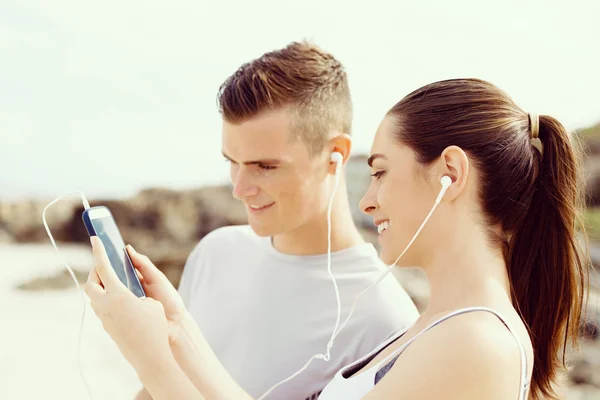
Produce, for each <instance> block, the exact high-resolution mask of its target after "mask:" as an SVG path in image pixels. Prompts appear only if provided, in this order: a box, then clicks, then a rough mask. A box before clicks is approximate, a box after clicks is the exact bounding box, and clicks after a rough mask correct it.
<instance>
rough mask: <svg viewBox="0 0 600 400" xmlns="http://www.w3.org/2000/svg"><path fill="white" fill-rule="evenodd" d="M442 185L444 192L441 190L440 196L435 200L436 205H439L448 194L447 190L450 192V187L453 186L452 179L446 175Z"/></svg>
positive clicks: (443, 177) (441, 181)
mask: <svg viewBox="0 0 600 400" xmlns="http://www.w3.org/2000/svg"><path fill="white" fill-rule="evenodd" d="M440 183H441V184H442V190H440V194H438V197H437V199H436V200H435V204H439V203H440V201H442V198H443V197H444V194H446V190H448V188H449V187H450V185H452V178H450V177H449V176H448V175H444V176H442V179H441V180H440Z"/></svg>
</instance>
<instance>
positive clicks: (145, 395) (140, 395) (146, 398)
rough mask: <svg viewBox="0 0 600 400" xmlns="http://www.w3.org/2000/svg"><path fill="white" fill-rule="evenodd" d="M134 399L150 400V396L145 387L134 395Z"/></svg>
mask: <svg viewBox="0 0 600 400" xmlns="http://www.w3.org/2000/svg"><path fill="white" fill-rule="evenodd" d="M135 400H152V396H150V393H148V391H147V390H146V389H142V390H140V392H139V393H138V394H137V396H135Z"/></svg>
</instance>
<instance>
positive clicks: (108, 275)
mask: <svg viewBox="0 0 600 400" xmlns="http://www.w3.org/2000/svg"><path fill="white" fill-rule="evenodd" d="M91 242H92V249H93V253H94V261H95V264H96V273H97V274H98V277H99V278H100V281H101V282H102V284H103V285H104V288H105V289H106V290H107V291H108V290H120V289H127V288H126V287H125V285H123V283H122V282H121V281H120V280H119V277H118V276H117V273H116V272H115V271H114V270H113V268H112V266H111V265H110V261H109V259H108V255H107V254H106V250H105V249H104V245H103V244H102V241H101V240H100V239H99V238H98V237H97V236H92V237H91Z"/></svg>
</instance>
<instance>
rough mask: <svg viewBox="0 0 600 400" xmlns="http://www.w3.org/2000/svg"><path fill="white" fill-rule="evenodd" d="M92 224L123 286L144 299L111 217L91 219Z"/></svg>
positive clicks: (142, 291)
mask: <svg viewBox="0 0 600 400" xmlns="http://www.w3.org/2000/svg"><path fill="white" fill-rule="evenodd" d="M90 222H91V223H92V225H93V227H94V230H95V231H96V234H97V235H98V238H99V239H100V240H101V241H102V244H103V245H104V248H105V249H106V254H107V255H108V259H109V261H110V264H111V265H112V267H113V269H114V270H115V272H116V273H117V276H118V277H119V279H120V280H121V282H123V284H124V285H125V286H126V287H127V288H129V290H131V292H133V294H135V295H136V296H137V297H144V296H145V293H144V289H142V286H141V284H140V281H139V280H138V277H137V275H136V273H135V270H134V268H133V265H131V261H130V260H129V257H128V255H127V249H126V248H125V242H124V241H123V238H122V237H121V233H120V232H119V228H117V224H116V222H115V220H114V219H113V218H112V216H110V215H108V216H102V217H99V218H91V219H90Z"/></svg>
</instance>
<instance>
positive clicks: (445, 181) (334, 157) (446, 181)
mask: <svg viewBox="0 0 600 400" xmlns="http://www.w3.org/2000/svg"><path fill="white" fill-rule="evenodd" d="M343 159H344V157H343V156H342V154H341V153H338V152H333V153H331V161H332V162H336V163H337V165H336V169H335V176H336V179H335V186H334V189H333V194H332V195H331V199H330V202H329V209H328V211H327V270H328V272H329V275H330V276H331V280H332V281H333V286H334V289H335V295H336V299H337V306H338V312H337V318H336V322H335V327H334V329H333V334H332V336H331V339H329V342H328V343H327V353H326V354H315V355H314V356H312V357H311V358H310V359H309V360H308V361H307V362H306V364H304V366H303V367H302V368H301V369H300V370H298V371H297V372H296V373H294V374H293V375H291V376H289V377H288V378H286V379H284V380H283V381H281V382H279V383H277V384H276V385H274V386H273V387H271V388H270V389H269V390H268V391H267V392H265V393H264V394H263V395H262V396H260V397H259V399H258V400H262V399H264V398H265V397H266V396H267V395H268V394H269V393H271V392H272V391H273V390H274V389H275V388H277V387H278V386H279V385H282V384H284V383H285V382H287V381H289V380H291V379H293V378H294V377H296V376H298V375H299V374H300V373H302V372H303V371H304V370H305V369H306V368H308V366H309V365H310V363H311V362H312V360H313V359H315V358H317V359H320V360H324V361H329V359H330V357H331V356H330V353H329V352H330V350H331V348H332V347H333V342H334V341H335V339H336V337H337V336H338V335H339V333H340V332H341V331H342V329H344V327H345V326H346V324H347V323H348V321H349V320H350V317H351V316H352V313H354V308H355V307H356V302H357V301H358V299H359V298H360V296H362V295H363V293H365V292H366V291H367V290H369V289H370V288H372V287H373V286H375V285H377V284H378V283H379V282H381V281H382V280H383V278H385V276H386V275H387V274H389V273H390V272H391V271H392V269H393V268H394V267H395V266H396V263H397V262H398V261H399V260H400V258H401V257H402V256H403V255H404V253H406V251H407V250H408V248H409V247H410V246H411V245H412V244H413V242H414V241H415V239H416V238H417V236H418V235H419V233H421V230H422V229H423V227H424V226H425V224H426V223H427V221H428V220H429V218H430V217H431V215H432V214H433V212H434V211H435V209H436V208H437V206H438V204H439V203H440V202H441V201H442V198H443V197H444V194H446V191H447V190H448V188H449V187H450V186H451V185H452V178H450V177H449V176H448V175H444V176H442V178H441V179H440V183H441V185H442V188H441V190H440V193H439V194H438V196H437V198H436V200H435V203H434V204H433V207H432V208H431V211H429V214H427V217H425V220H423V223H422V224H421V226H420V227H419V229H417V232H416V233H415V235H414V236H413V238H412V239H411V241H410V242H409V243H408V245H407V246H406V248H405V249H404V251H403V252H402V253H401V254H400V255H399V256H398V258H397V259H396V261H394V263H393V264H391V265H389V266H388V267H387V268H386V270H385V271H384V273H382V274H381V275H380V276H379V277H378V278H377V280H375V282H373V283H372V284H371V285H370V286H368V287H367V288H366V289H364V290H363V291H362V292H360V293H359V294H358V296H356V298H355V299H354V302H353V303H352V308H351V309H350V313H349V314H348V317H346V320H345V321H344V323H343V324H342V326H341V327H340V328H339V329H338V326H339V322H340V317H341V312H342V309H341V302H340V295H339V289H338V286H337V281H336V279H335V276H334V275H333V273H332V272H331V206H332V204H333V198H334V196H335V192H336V190H337V185H338V180H339V171H340V169H341V164H342V162H341V161H342V160H343Z"/></svg>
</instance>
